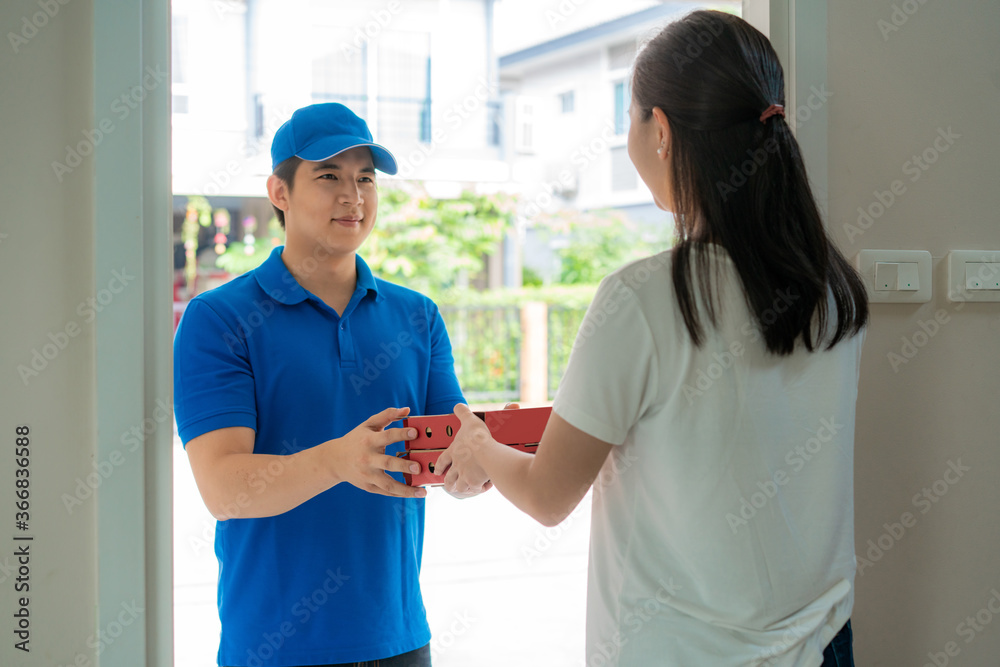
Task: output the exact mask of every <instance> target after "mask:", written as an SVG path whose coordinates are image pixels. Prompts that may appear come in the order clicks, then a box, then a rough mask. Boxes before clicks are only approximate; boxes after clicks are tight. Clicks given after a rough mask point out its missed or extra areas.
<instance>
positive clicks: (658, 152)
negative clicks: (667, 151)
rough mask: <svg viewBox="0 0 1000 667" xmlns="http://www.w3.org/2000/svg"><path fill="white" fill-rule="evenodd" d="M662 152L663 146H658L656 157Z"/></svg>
mask: <svg viewBox="0 0 1000 667" xmlns="http://www.w3.org/2000/svg"><path fill="white" fill-rule="evenodd" d="M662 152H663V146H660V147H659V148H657V149H656V154H657V155H659V154H660V153H662Z"/></svg>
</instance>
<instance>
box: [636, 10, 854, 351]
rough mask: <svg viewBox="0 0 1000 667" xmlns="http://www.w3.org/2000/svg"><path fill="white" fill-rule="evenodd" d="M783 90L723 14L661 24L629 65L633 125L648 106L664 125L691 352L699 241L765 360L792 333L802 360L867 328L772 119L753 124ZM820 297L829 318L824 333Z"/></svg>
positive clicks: (752, 42) (789, 147)
mask: <svg viewBox="0 0 1000 667" xmlns="http://www.w3.org/2000/svg"><path fill="white" fill-rule="evenodd" d="M784 90H785V84H784V74H783V72H782V69H781V64H780V63H779V62H778V56H777V55H776V54H775V52H774V49H773V48H772V47H771V44H770V42H768V40H767V38H766V37H764V35H762V34H761V33H760V32H759V31H757V30H756V29H755V28H753V26H751V25H750V24H748V23H747V22H746V21H744V20H742V19H740V18H738V17H736V16H733V15H731V14H726V13H723V12H717V11H696V12H693V13H691V14H689V15H688V16H686V17H684V18H683V19H681V20H680V21H677V22H675V23H672V24H670V25H668V26H667V27H666V28H664V29H663V31H662V32H660V33H659V34H658V35H657V36H656V37H654V38H653V39H652V40H651V41H650V42H649V43H648V44H647V45H646V46H645V48H644V49H643V50H642V51H641V52H640V53H639V55H638V57H637V58H636V61H635V66H634V71H633V74H632V103H633V104H635V105H637V107H638V111H639V112H640V117H641V118H642V120H643V121H644V122H645V121H648V120H649V118H650V116H651V115H652V110H653V107H659V108H660V109H662V110H663V113H664V114H665V115H666V117H667V120H668V121H669V123H670V154H669V159H670V161H671V167H672V171H673V177H672V183H671V184H672V186H673V188H672V189H673V204H674V206H675V210H674V216H675V219H676V221H677V233H678V238H679V242H678V244H677V246H676V247H675V249H674V252H673V267H672V276H673V284H674V292H675V293H676V295H677V300H678V302H679V304H680V310H681V313H682V314H683V316H684V323H685V325H686V326H687V330H688V332H689V333H690V335H691V338H692V340H693V341H694V343H695V345H698V346H700V345H701V344H702V342H703V340H704V329H703V327H702V322H701V319H700V318H699V315H698V305H697V299H696V295H695V293H694V289H693V284H692V283H693V279H692V278H691V264H692V261H694V263H695V264H696V267H697V271H696V272H695V273H696V274H697V275H698V281H697V283H698V285H697V286H698V290H699V292H700V294H701V296H702V300H703V302H704V304H705V307H706V311H707V314H708V318H709V320H710V322H711V324H712V325H713V326H715V325H716V324H717V299H718V291H717V290H718V282H717V276H715V278H713V276H712V275H711V274H710V272H709V270H708V267H709V264H710V262H709V256H708V255H709V245H708V244H707V243H703V242H702V241H711V242H714V243H717V244H719V245H721V246H722V247H724V248H725V249H726V251H727V252H728V253H729V256H730V257H731V259H732V261H733V263H734V264H735V266H736V270H737V271H738V272H739V275H740V279H741V281H742V284H743V290H744V292H745V295H746V300H747V304H748V305H749V307H750V310H751V312H752V313H753V315H754V317H755V318H756V319H757V321H758V324H759V325H760V328H761V329H762V331H763V335H764V340H765V342H766V344H767V349H768V350H769V351H770V352H772V353H775V354H778V355H786V354H791V353H792V351H793V350H794V348H795V343H796V340H797V339H798V338H799V337H800V336H801V337H802V340H803V342H804V344H805V346H806V348H807V349H808V350H809V351H810V352H811V351H813V350H814V349H815V348H817V347H819V346H820V344H821V343H822V342H823V340H826V341H828V344H827V348H828V349H829V348H831V347H833V346H834V345H836V344H837V343H838V342H839V341H840V340H841V339H842V338H844V337H845V336H846V335H848V334H850V335H854V334H856V333H858V332H859V331H860V330H861V328H862V327H863V326H864V325H865V323H866V322H867V321H868V301H867V295H866V293H865V288H864V284H863V283H862V281H861V277H860V276H859V275H858V273H857V272H856V271H855V270H854V268H853V267H851V265H850V264H848V262H847V260H846V259H845V258H844V256H843V255H842V254H841V253H840V251H839V250H837V248H836V247H835V246H834V244H833V241H832V240H831V239H830V237H829V236H828V235H827V233H826V230H825V229H824V227H823V222H822V220H821V219H820V214H819V209H818V207H817V206H816V201H815V200H814V199H813V195H812V191H811V190H810V188H809V181H808V179H807V177H806V169H805V164H804V163H803V161H802V156H801V154H800V153H799V146H798V142H796V140H795V137H794V136H793V135H792V132H791V128H790V127H789V126H788V124H787V123H786V122H785V120H784V119H783V118H782V117H781V116H772V117H770V118H767V119H766V120H765V121H764V122H761V120H760V117H761V114H762V112H764V111H765V110H766V109H768V107H770V106H771V105H772V104H780V105H784V103H785V94H784ZM792 114H793V111H792V110H789V115H790V116H791V115H792ZM713 284H715V289H714V290H713ZM828 291H829V292H832V294H833V299H834V303H835V304H836V310H837V312H836V326H835V328H834V329H833V331H832V336H831V335H829V334H830V331H829V330H828V328H827V325H828V323H829V319H830V317H829V313H828V312H827V311H828V307H827V299H828V296H827V295H828ZM713 292H715V293H714V294H713ZM782 295H784V298H783V297H782ZM781 299H783V301H779V300H781ZM776 304H779V305H781V306H782V307H786V310H785V311H784V312H779V308H776ZM814 315H815V317H816V322H815V324H816V327H817V328H816V329H815V330H814V329H813V318H814Z"/></svg>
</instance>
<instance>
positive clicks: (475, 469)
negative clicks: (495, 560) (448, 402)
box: [436, 403, 520, 498]
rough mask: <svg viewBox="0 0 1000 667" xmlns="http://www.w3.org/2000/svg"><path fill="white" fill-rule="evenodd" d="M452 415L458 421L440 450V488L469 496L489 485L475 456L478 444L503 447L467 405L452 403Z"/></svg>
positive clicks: (507, 408)
mask: <svg viewBox="0 0 1000 667" xmlns="http://www.w3.org/2000/svg"><path fill="white" fill-rule="evenodd" d="M519 407H520V406H519V405H518V404H517V403H508V404H507V405H505V406H504V410H511V409H517V408H519ZM455 416H456V417H458V419H459V421H460V422H461V423H462V425H461V426H460V427H459V429H458V432H457V433H456V434H455V439H454V440H453V441H452V443H451V446H450V447H448V449H447V450H445V451H444V452H442V453H441V456H440V457H439V458H438V460H437V466H436V469H437V470H443V471H445V475H444V490H445V491H447V492H448V493H449V494H451V495H452V496H454V497H456V498H470V497H472V496H476V495H479V494H480V493H484V492H486V491H489V490H490V489H491V488H493V484H492V483H491V482H490V479H489V475H487V474H486V471H485V470H483V467H482V465H480V464H479V462H478V461H477V460H476V454H477V452H478V451H479V450H480V448H481V447H484V446H486V447H489V446H495V447H503V445H501V444H500V443H498V442H497V441H496V440H494V439H493V437H492V436H491V435H490V430H489V429H488V428H487V427H486V423H485V422H484V421H483V420H482V419H480V418H479V417H477V416H476V415H475V414H474V413H473V412H472V410H471V409H469V406H468V405H465V404H464V403H459V404H458V405H456V406H455Z"/></svg>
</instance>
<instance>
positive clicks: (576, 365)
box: [552, 276, 658, 445]
mask: <svg viewBox="0 0 1000 667" xmlns="http://www.w3.org/2000/svg"><path fill="white" fill-rule="evenodd" d="M657 368H658V361H657V353H656V348H655V345H654V342H653V336H652V332H651V331H650V328H649V324H648V323H647V321H646V317H645V315H644V314H643V312H642V308H641V305H640V302H639V299H638V297H637V296H636V295H635V292H633V291H632V290H631V289H630V288H629V287H628V286H627V285H625V284H624V283H623V282H622V281H621V279H620V278H618V277H617V276H609V277H608V278H605V279H604V281H603V282H602V283H601V286H600V287H599V288H598V290H597V294H596V295H595V296H594V300H593V302H592V303H591V304H590V307H589V308H588V309H587V314H586V315H585V316H584V318H583V323H582V324H581V325H580V330H579V331H578V332H577V335H576V340H575V341H574V343H573V349H572V351H571V352H570V357H569V363H568V365H567V367H566V372H565V374H563V377H562V379H561V380H560V382H559V390H558V391H557V392H556V397H555V400H554V401H553V404H552V409H553V410H554V411H555V412H556V414H558V415H559V416H560V417H562V418H563V419H565V420H566V421H567V422H569V423H570V424H572V425H573V426H575V427H576V428H578V429H580V430H581V431H583V432H585V433H587V434H589V435H592V436H593V437H595V438H597V439H599V440H603V441H604V442H608V443H611V444H613V445H620V444H622V443H624V442H625V437H626V436H627V435H628V432H629V431H630V430H631V429H632V427H633V426H634V425H635V424H636V422H638V421H639V418H640V417H641V416H642V415H643V414H644V413H645V412H646V411H647V410H648V409H649V408H650V407H651V405H652V404H653V403H654V401H655V397H656V383H657Z"/></svg>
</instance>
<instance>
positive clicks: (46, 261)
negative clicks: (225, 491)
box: [0, 0, 171, 667]
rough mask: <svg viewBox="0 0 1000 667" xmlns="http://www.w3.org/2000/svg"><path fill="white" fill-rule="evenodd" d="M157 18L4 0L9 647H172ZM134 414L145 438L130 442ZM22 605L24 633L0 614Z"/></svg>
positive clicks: (148, 1) (157, 658)
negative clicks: (160, 403)
mask: <svg viewBox="0 0 1000 667" xmlns="http://www.w3.org/2000/svg"><path fill="white" fill-rule="evenodd" d="M166 18H167V3H166V2H165V0H144V2H142V3H132V4H130V5H129V6H127V7H122V6H119V4H118V3H112V2H110V0H95V1H94V2H87V1H85V0H79V1H78V2H70V3H60V2H42V3H38V2H27V1H24V2H7V3H2V4H0V28H2V30H0V34H3V35H4V36H5V37H4V39H3V43H2V44H0V89H2V90H3V91H4V92H3V104H2V105H0V145H2V146H3V147H4V157H5V159H4V160H3V161H2V164H0V192H2V200H3V202H4V204H5V206H4V213H3V215H2V217H0V276H2V279H0V285H2V287H3V289H2V290H0V332H2V333H0V336H2V363H0V406H2V407H0V442H2V443H4V450H3V451H4V455H3V456H2V457H0V495H2V496H3V497H4V498H5V499H6V500H5V502H4V515H3V518H4V525H5V528H6V529H5V531H4V532H3V537H2V538H0V540H2V541H3V546H2V548H0V585H2V587H3V596H2V597H0V615H2V617H3V618H4V619H6V620H5V623H4V641H3V642H2V643H0V664H2V665H5V666H6V665H17V666H18V667H21V666H24V667H35V666H38V667H43V666H44V667H52V666H53V665H64V664H73V665H94V664H97V661H98V658H99V659H100V664H101V665H102V666H103V667H118V666H121V667H125V666H134V665H138V664H146V665H150V666H153V665H156V666H164V667H165V666H166V665H168V664H169V663H170V650H171V649H170V550H169V532H168V530H169V525H170V524H169V501H168V498H167V497H166V496H164V495H163V494H162V491H163V489H164V486H163V484H162V482H163V480H164V478H165V479H166V480H169V477H170V468H169V444H168V445H167V448H166V449H162V447H160V445H162V443H163V441H164V439H165V440H166V442H167V443H169V441H170V426H169V425H170V421H171V420H170V414H169V410H167V411H166V416H165V417H164V418H162V419H160V420H158V421H157V420H153V418H154V407H155V400H154V398H153V397H154V396H158V397H161V398H162V397H167V398H168V399H169V396H170V384H169V375H167V374H166V373H165V370H166V364H165V363H164V362H165V361H166V360H167V359H169V347H168V346H169V339H170V338H169V319H168V318H169V317H170V315H169V306H168V303H169V291H168V290H169V282H168V280H169V260H170V255H169V248H170V245H169V226H168V225H169V219H170V218H169V188H168V184H169V171H168V168H169V155H168V153H167V151H166V147H167V143H168V125H167V120H168V116H167V114H166V108H167V106H166V105H167V100H168V95H167V92H168V86H167V85H166V82H165V81H164V80H163V79H162V77H160V73H162V72H169V67H168V63H167V56H166V53H167V51H166V36H167V30H168V23H167V20H166ZM10 34H14V35H17V38H15V39H11V37H10ZM147 65H150V66H153V67H154V72H156V75H155V76H154V75H150V76H149V78H147V79H146V81H145V84H144V83H143V77H145V76H146V75H147V72H146V71H145V67H146V66H147ZM133 91H137V92H136V94H137V95H138V96H139V97H141V99H142V101H141V102H132V103H129V104H126V102H124V101H122V100H121V98H120V96H121V95H129V96H131V95H132V93H133ZM132 99H134V98H132ZM149 137H153V138H154V139H155V140H152V141H147V138H149ZM68 146H69V147H72V149H70V148H67V147H68ZM69 150H73V151H76V153H74V155H71V156H69V157H67V152H68V151H69ZM144 159H145V160H146V161H148V162H144ZM57 163H61V165H60V164H57ZM147 223H148V224H147ZM116 272H117V275H116ZM154 274H155V275H154ZM158 288H162V289H158ZM98 310H99V312H98ZM147 325H148V326H149V327H150V329H148V330H147V328H146V327H147ZM160 327H162V330H163V332H164V333H162V334H161V333H157V332H159V331H160ZM154 343H155V346H154V345H153V344H154ZM154 347H155V349H154ZM157 350H159V351H157ZM168 405H169V403H168ZM147 417H148V418H150V419H151V420H153V421H151V422H150V423H151V424H152V427H151V429H150V431H149V432H148V435H145V436H144V444H145V446H143V442H140V443H139V444H138V445H137V446H136V447H135V448H129V447H126V446H125V445H124V444H123V443H122V441H121V437H123V436H125V435H126V434H127V432H128V429H129V427H130V426H135V425H139V426H140V428H141V426H142V424H143V420H144V419H145V418H147ZM164 424H165V425H166V426H165V427H162V426H163V425H164ZM18 425H26V426H27V427H28V428H29V429H30V433H29V435H28V437H29V440H30V444H29V445H28V449H29V451H30V457H29V459H30V461H29V464H28V469H29V470H30V475H28V476H27V479H28V480H29V482H30V485H29V487H28V490H29V493H30V497H29V499H28V502H29V503H30V508H29V510H28V518H27V522H28V527H27V530H18V529H17V528H16V527H15V521H16V520H17V519H19V518H21V517H17V516H15V511H16V509H15V506H14V501H15V489H16V487H15V480H16V479H17V477H16V472H15V471H16V469H18V468H20V467H21V466H19V464H18V462H17V461H16V460H15V456H14V449H15V444H16V440H15V438H16V437H17V436H16V431H15V428H16V427H17V426H18ZM164 436H165V437H164ZM163 454H166V455H167V459H166V460H167V465H166V466H165V467H164V466H163V465H162V461H163V456H162V455H163ZM21 479H25V477H23V476H22V477H21ZM164 511H165V512H166V514H163V512H164ZM164 528H166V529H167V530H164ZM15 535H16V536H21V537H32V538H33V539H32V540H31V541H23V542H16V541H15V540H14V539H13V537H14V536H15ZM164 538H166V539H167V541H164ZM23 545H30V546H29V556H28V557H27V558H26V559H25V560H27V563H24V562H23V561H22V562H20V563H19V562H18V559H17V558H16V557H15V556H14V553H15V550H16V549H17V547H18V546H23ZM22 565H24V566H25V567H26V568H27V570H28V572H27V573H25V572H22V571H20V569H19V568H20V567H21V566H22ZM18 579H22V581H17V580H18ZM25 579H26V581H25ZM23 584H27V585H28V588H27V589H26V590H20V591H17V590H15V585H23ZM21 598H25V600H24V601H22V600H21ZM24 605H26V607H27V609H28V614H29V631H30V639H29V643H28V644H27V648H28V649H29V651H28V652H24V651H21V650H18V649H17V648H16V647H15V645H14V644H15V641H16V640H15V636H14V634H13V632H12V630H14V629H15V627H16V626H15V623H16V622H17V619H16V618H15V614H17V613H18V612H19V609H20V608H21V607H22V606H24ZM99 633H100V634H99Z"/></svg>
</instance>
